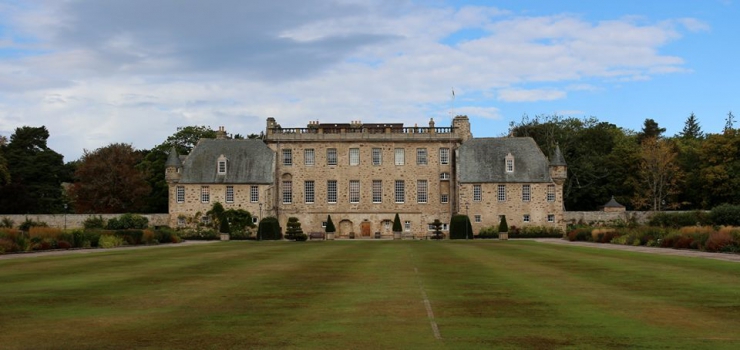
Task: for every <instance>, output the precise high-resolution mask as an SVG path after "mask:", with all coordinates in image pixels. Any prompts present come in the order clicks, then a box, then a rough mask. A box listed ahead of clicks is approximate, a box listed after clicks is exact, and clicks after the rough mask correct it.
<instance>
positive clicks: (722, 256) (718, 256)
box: [534, 238, 740, 262]
mask: <svg viewBox="0 0 740 350" xmlns="http://www.w3.org/2000/svg"><path fill="white" fill-rule="evenodd" d="M534 241H537V242H541V243H549V244H560V245H572V246H579V247H589V248H598V249H610V250H624V251H629V252H639V253H650V254H659V255H673V256H688V257H694V258H704V259H715V260H724V261H732V262H740V254H726V253H707V252H700V251H696V250H684V249H670V248H654V247H643V246H638V247H636V246H630V245H621V244H608V243H592V242H570V241H566V240H563V239H559V238H538V239H534Z"/></svg>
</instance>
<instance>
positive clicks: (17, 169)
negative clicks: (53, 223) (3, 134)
mask: <svg viewBox="0 0 740 350" xmlns="http://www.w3.org/2000/svg"><path fill="white" fill-rule="evenodd" d="M48 139H49V131H48V130H47V129H46V127H44V126H41V127H30V126H24V127H20V128H17V129H15V133H14V134H13V135H11V136H10V142H8V143H7V144H6V145H5V146H2V147H0V148H1V149H2V151H1V152H0V153H2V155H3V157H4V158H5V161H6V162H7V168H8V169H7V170H8V171H7V172H8V173H9V175H10V182H9V183H7V184H5V185H4V186H2V187H0V213H7V214H31V213H61V212H63V211H64V199H63V195H62V182H63V181H70V180H71V175H70V174H68V173H67V171H66V170H67V168H65V166H64V160H63V159H64V157H63V156H62V155H61V154H59V153H57V152H55V151H54V150H52V149H51V148H49V147H48V146H47V145H46V141H47V140H48ZM0 167H2V165H1V164H0ZM1 173H2V170H0V176H2V177H3V178H4V179H7V176H5V175H2V174H1ZM2 181H5V180H0V182H2Z"/></svg>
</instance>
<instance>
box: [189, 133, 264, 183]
mask: <svg viewBox="0 0 740 350" xmlns="http://www.w3.org/2000/svg"><path fill="white" fill-rule="evenodd" d="M221 155H224V156H225V157H226V159H228V162H227V171H226V175H218V168H217V163H218V158H219V157H220V156H221ZM274 173H275V152H273V151H272V150H271V149H270V148H269V147H267V145H265V143H264V142H262V140H229V139H201V140H200V141H199V142H198V144H197V145H196V146H195V148H193V150H192V152H190V154H189V155H188V156H187V158H185V162H184V164H183V170H182V177H181V178H180V183H202V184H208V183H232V184H245V183H247V184H267V183H272V182H273V176H274Z"/></svg>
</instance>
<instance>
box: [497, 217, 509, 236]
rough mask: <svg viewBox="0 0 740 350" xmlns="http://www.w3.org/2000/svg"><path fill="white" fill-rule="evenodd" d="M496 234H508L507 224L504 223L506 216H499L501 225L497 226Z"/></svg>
mask: <svg viewBox="0 0 740 350" xmlns="http://www.w3.org/2000/svg"><path fill="white" fill-rule="evenodd" d="M498 232H509V224H507V223H506V215H501V223H500V224H498Z"/></svg>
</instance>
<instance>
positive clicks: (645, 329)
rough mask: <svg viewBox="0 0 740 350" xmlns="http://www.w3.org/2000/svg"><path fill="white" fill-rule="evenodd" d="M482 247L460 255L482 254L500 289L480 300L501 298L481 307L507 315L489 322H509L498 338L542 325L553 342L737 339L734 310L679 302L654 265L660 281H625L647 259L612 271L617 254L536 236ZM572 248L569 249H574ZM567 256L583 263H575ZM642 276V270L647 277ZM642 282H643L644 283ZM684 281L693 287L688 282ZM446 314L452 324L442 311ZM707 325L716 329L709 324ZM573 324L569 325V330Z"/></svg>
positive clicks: (728, 296)
mask: <svg viewBox="0 0 740 350" xmlns="http://www.w3.org/2000/svg"><path fill="white" fill-rule="evenodd" d="M474 247H475V249H476V250H480V252H477V253H476V252H474V251H468V252H466V254H465V255H464V256H463V257H459V259H473V260H477V264H479V266H480V267H481V269H483V270H484V271H486V272H485V273H483V274H482V275H483V276H485V277H484V278H487V279H488V281H490V284H489V286H488V287H489V288H491V290H492V293H491V294H492V295H496V296H495V297H491V296H490V295H485V296H483V297H482V298H483V302H482V303H480V304H479V306H481V307H483V306H485V305H486V304H495V303H498V304H499V306H498V308H497V307H495V305H493V306H491V307H490V310H489V311H483V310H481V311H480V312H481V313H483V314H486V315H491V314H493V315H498V316H499V318H501V319H502V322H496V321H495V320H490V319H485V320H484V322H489V327H492V328H498V327H500V326H501V324H500V323H505V324H506V325H507V326H508V327H507V328H506V329H507V330H506V332H504V333H500V334H497V333H498V332H497V331H493V332H491V333H492V334H496V336H494V337H492V339H483V341H486V340H487V341H491V342H493V344H494V345H502V344H507V343H510V344H516V345H517V346H528V345H530V344H531V342H532V339H533V338H532V337H531V334H533V327H534V328H535V329H536V332H534V334H539V335H540V337H541V339H538V340H536V341H538V342H540V343H542V344H551V345H567V344H571V343H574V341H575V343H577V344H592V346H596V347H611V346H618V345H619V344H620V343H621V342H622V341H623V340H624V339H630V338H636V339H637V341H639V342H640V343H641V344H653V345H655V346H660V344H662V343H664V342H665V341H667V340H670V339H666V338H679V339H681V338H685V339H687V340H688V342H686V343H685V346H686V347H687V348H688V347H691V346H700V347H701V346H707V345H708V344H711V341H712V340H713V339H715V340H718V341H717V342H716V346H722V344H726V342H727V341H735V340H736V338H735V337H734V336H729V337H728V334H732V333H731V329H732V328H733V327H737V325H738V324H737V322H736V320H735V321H733V322H729V323H728V322H726V319H727V318H728V317H729V318H730V319H732V315H731V313H729V312H728V313H727V314H725V315H720V317H717V315H716V312H714V311H716V310H707V309H706V307H705V306H706V303H702V302H701V301H700V302H698V303H697V305H694V306H693V307H686V306H684V305H680V304H676V302H675V300H674V299H675V294H672V293H664V294H662V295H661V294H660V293H651V291H652V290H653V289H658V290H659V291H663V290H670V289H671V288H672V286H671V285H668V286H666V285H665V282H664V281H661V278H657V277H658V276H659V274H660V273H661V271H660V270H656V271H654V272H655V273H656V275H655V276H654V279H653V281H649V280H641V281H640V284H632V282H629V284H628V285H629V286H630V287H625V284H624V283H625V282H624V281H630V280H631V278H632V277H631V276H630V273H632V272H633V271H640V268H639V266H638V265H639V264H640V263H639V262H634V263H631V264H627V263H626V262H625V264H626V265H633V266H619V267H618V268H615V269H614V271H611V270H608V269H602V268H601V266H599V265H602V264H606V265H608V264H609V263H611V261H609V260H612V259H613V257H607V258H606V260H607V262H606V263H605V262H604V261H602V259H600V258H599V257H598V256H589V257H588V260H583V259H582V257H579V256H578V255H579V254H582V253H583V252H580V253H579V252H574V253H573V254H569V255H567V258H566V259H563V258H565V257H564V256H562V255H561V256H560V260H558V259H557V256H553V253H554V252H553V249H552V247H550V246H542V245H537V244H535V243H526V242H505V243H504V242H497V243H493V244H476V245H475V246H474ZM504 248H505V249H504ZM558 250H561V252H556V253H558V254H561V253H562V249H558ZM565 253H568V252H567V250H566V251H565ZM587 253H588V252H587ZM655 258H656V259H657V260H655V261H653V264H658V263H659V262H660V261H661V260H665V259H663V257H655ZM667 260H669V261H673V260H675V259H667ZM679 260H681V259H679ZM567 261H574V262H579V263H576V264H567V263H565V262H567ZM683 261H689V265H691V262H692V261H694V259H683ZM557 262H561V264H557ZM502 263H506V264H508V265H503V264H502ZM465 264H466V265H467V263H465ZM663 264H664V265H665V264H666V263H665V262H664V263H663ZM593 266H596V268H593ZM620 270H623V271H620ZM714 274H716V272H714ZM735 276H737V274H735ZM642 277H643V276H639V275H638V278H639V279H642ZM494 280H495V282H494ZM638 285H639V286H640V288H637V286H638ZM480 287H483V288H485V286H480ZM680 287H681V288H684V289H683V290H686V289H685V286H680ZM687 292H689V293H693V294H692V295H694V297H696V295H703V294H704V290H687ZM713 293H715V294H716V295H714V296H713V297H714V298H717V299H723V300H725V302H726V303H736V300H737V296H738V294H737V291H736V290H735V291H731V292H730V291H728V290H726V289H725V290H723V289H720V290H718V291H717V290H715V291H713ZM646 294H647V296H646ZM652 294H654V295H652ZM463 302H466V303H467V302H468V301H466V300H463ZM735 305H737V304H735ZM520 307H522V308H523V309H525V310H528V312H529V313H527V314H523V315H521V314H518V313H517V312H516V309H518V308H520ZM512 309H513V310H512ZM538 313H545V314H546V315H547V317H544V318H542V319H540V320H536V319H537V318H539V317H538ZM539 316H542V315H539ZM484 318H485V317H484ZM439 322H440V325H441V326H442V327H444V320H443V319H442V316H440V321H439ZM529 322H531V326H527V323H529ZM706 327H709V328H710V329H712V332H706ZM566 329H567V332H563V330H566ZM519 330H524V334H525V336H524V337H522V336H520V335H518V334H519V333H520V332H519ZM697 330H698V331H697ZM692 331H694V332H692ZM728 332H730V333H728ZM507 334H508V335H507ZM562 334H567V336H562ZM592 334H593V335H592ZM499 336H501V337H503V339H501V338H499ZM534 339H537V338H536V337H535V338H534ZM707 340H708V341H710V343H707V342H706V341H707ZM520 341H521V342H520ZM713 346H714V345H713Z"/></svg>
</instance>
